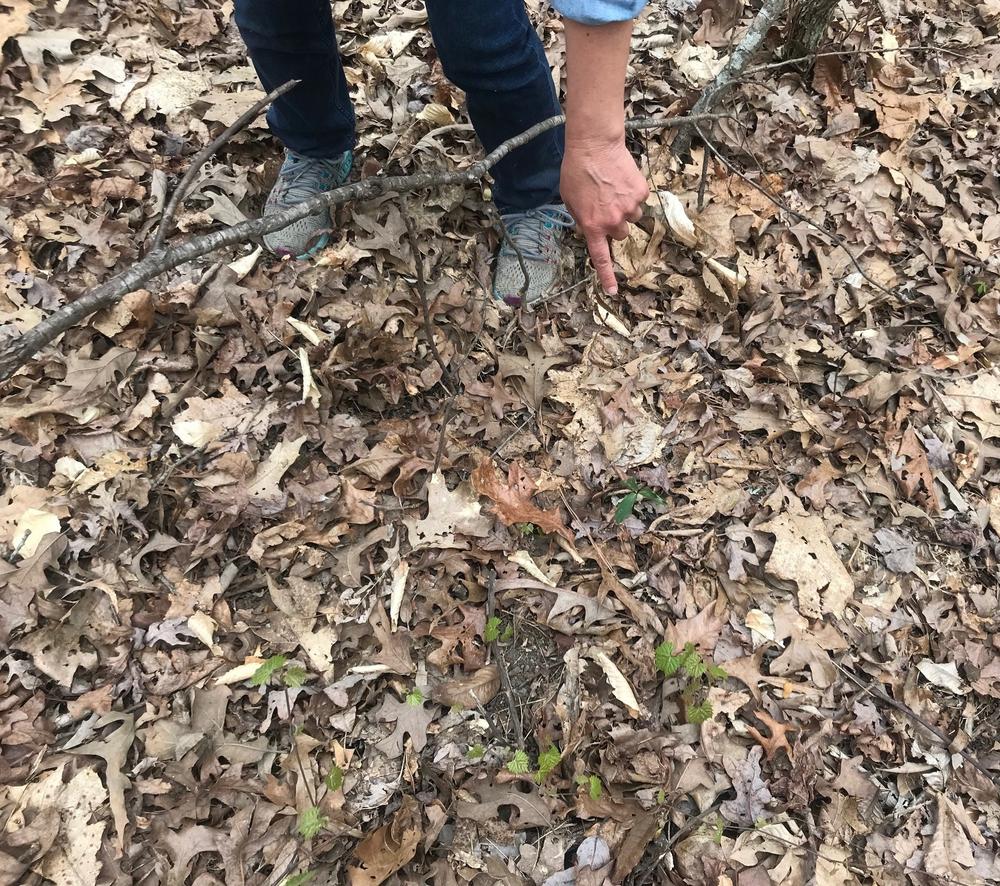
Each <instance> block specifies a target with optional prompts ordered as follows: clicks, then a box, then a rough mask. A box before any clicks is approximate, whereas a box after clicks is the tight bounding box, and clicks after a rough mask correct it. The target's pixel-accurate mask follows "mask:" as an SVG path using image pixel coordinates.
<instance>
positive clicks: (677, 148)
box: [671, 0, 788, 155]
mask: <svg viewBox="0 0 1000 886" xmlns="http://www.w3.org/2000/svg"><path fill="white" fill-rule="evenodd" d="M787 5H788V0H764V5H763V6H761V8H760V12H758V13H757V17H756V18H755V19H754V20H753V21H752V22H751V23H750V27H749V28H748V29H747V32H746V34H744V35H743V39H742V40H740V42H739V43H737V44H736V48H735V49H734V50H733V53H732V55H730V56H729V60H728V61H727V62H726V64H725V65H724V66H723V68H722V70H721V71H719V73H718V74H716V75H715V79H714V80H712V82H711V83H709V84H708V86H706V87H705V88H704V89H703V90H702V92H701V95H700V96H699V97H698V101H696V102H695V103H694V107H692V108H691V116H692V117H695V116H700V115H701V114H705V113H708V112H709V111H711V110H712V109H714V108H715V106H716V105H717V104H718V103H719V100H720V99H721V98H722V96H723V95H724V94H725V93H726V92H727V91H728V90H729V89H731V88H732V87H733V85H735V83H736V82H737V81H738V80H739V78H740V76H741V75H742V74H743V72H744V70H745V69H746V66H747V65H748V64H749V63H750V57H751V56H752V55H753V54H754V53H755V52H756V51H757V48H758V47H759V46H760V44H761V43H762V42H763V41H764V37H766V36H767V32H768V31H770V30H771V27H772V25H774V23H775V22H776V21H777V19H778V16H780V15H781V14H782V13H783V12H784V11H785V7H786V6H787ZM691 122H692V123H693V122H695V121H694V120H692V121H691ZM692 138H694V127H692V126H688V125H682V127H681V131H680V132H678V133H677V136H676V137H675V138H674V141H673V144H672V145H671V150H672V151H673V152H674V153H675V154H677V155H680V154H686V153H687V152H688V149H689V148H690V147H691V140H692Z"/></svg>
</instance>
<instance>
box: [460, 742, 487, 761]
mask: <svg viewBox="0 0 1000 886" xmlns="http://www.w3.org/2000/svg"><path fill="white" fill-rule="evenodd" d="M465 756H467V757H468V758H469V759H470V760H482V759H483V757H485V756H486V748H484V747H483V746H482V745H481V744H474V745H473V746H472V747H471V748H469V750H468V751H466V753H465Z"/></svg>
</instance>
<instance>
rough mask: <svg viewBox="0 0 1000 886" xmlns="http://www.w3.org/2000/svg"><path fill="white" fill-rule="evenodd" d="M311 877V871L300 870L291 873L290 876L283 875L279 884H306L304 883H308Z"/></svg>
mask: <svg viewBox="0 0 1000 886" xmlns="http://www.w3.org/2000/svg"><path fill="white" fill-rule="evenodd" d="M312 878H313V872H312V871H300V872H299V873H297V874H292V876H290V877H285V879H284V880H282V881H281V886H306V883H308V882H309V881H310V880H311V879H312Z"/></svg>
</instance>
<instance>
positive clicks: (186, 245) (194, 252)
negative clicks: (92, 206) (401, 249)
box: [0, 114, 725, 381]
mask: <svg viewBox="0 0 1000 886" xmlns="http://www.w3.org/2000/svg"><path fill="white" fill-rule="evenodd" d="M722 116H725V115H719V114H706V115H699V116H686V117H644V118H640V119H637V120H631V121H629V122H628V123H626V128H627V129H669V128H671V127H674V126H682V125H684V124H685V123H689V122H690V123H699V122H702V121H706V120H718V119H721V117H722ZM565 122H566V118H565V117H564V116H563V115H562V114H559V115H557V116H555V117H549V118H548V119H547V120H542V121H541V122H540V123H536V124H535V125H534V126H532V127H531V128H530V129H526V130H525V131H524V132H522V133H521V134H520V135H516V136H514V137H513V138H510V139H508V140H507V141H505V142H504V143H503V144H501V145H498V146H497V147H496V148H495V149H494V150H493V151H491V152H490V153H489V154H487V155H486V156H485V157H484V158H483V159H482V160H477V161H476V162H475V163H473V164H472V165H471V166H469V167H468V168H466V169H462V170H458V171H456V172H422V173H417V174H416V175H386V176H374V177H372V178H368V179H365V180H364V181H360V182H355V183H354V184H350V185H343V186H341V187H339V188H334V189H333V190H332V191H326V192H325V193H323V194H317V195H316V196H315V197H310V198H309V199H308V200H303V201H302V202H301V203H297V204H296V205H295V206H290V207H288V209H282V210H281V211H280V212H272V213H270V214H269V215H264V216H262V217H261V218H258V219H253V220H250V221H245V222H240V223H239V224H237V225H232V226H231V227H228V228H220V229H219V230H217V231H209V232H208V233H207V234H200V235H198V236H197V237H191V238H190V239H188V240H185V241H183V242H182V243H178V244H177V245H176V246H166V247H163V248H162V249H158V250H156V251H154V252H151V253H150V254H149V255H147V256H146V257H145V258H143V259H141V260H140V261H138V262H136V263H135V264H134V265H132V266H131V267H130V268H128V269H126V270H124V271H122V272H121V273H120V274H116V275H115V276H114V277H112V278H111V279H110V280H108V281H107V282H105V283H102V284H101V285H100V286H98V287H96V288H95V289H92V290H90V292H88V293H86V294H85V295H83V296H81V297H80V298H78V299H76V301H74V302H72V303H71V304H68V305H64V306H63V307H61V308H60V309H59V310H57V311H55V312H53V313H52V314H51V315H49V316H48V317H46V318H45V319H44V320H42V322H41V323H39V324H38V325H37V326H35V327H33V328H32V329H30V330H29V331H28V332H26V333H25V334H24V335H22V336H21V337H20V338H17V339H15V340H14V341H13V342H11V343H10V344H9V345H7V346H6V347H5V348H4V349H3V350H2V351H0V381H6V380H7V379H9V378H10V377H11V376H12V375H13V374H14V373H15V372H17V370H18V369H20V368H21V366H23V365H24V364H25V362H27V361H28V360H29V359H31V357H33V356H34V355H35V354H37V353H38V351H40V350H41V349H42V348H44V347H45V346H46V345H48V344H50V343H51V342H53V341H55V339H56V338H58V337H59V336H60V335H62V334H63V333H64V332H66V330H68V329H72V328H73V327H74V326H76V325H77V324H78V323H80V322H81V321H82V320H84V319H86V318H87V317H89V316H90V315H91V314H93V313H95V312H97V311H100V310H102V309H103V308H106V307H109V306H110V305H113V304H115V303H117V302H118V301H120V300H121V299H122V298H123V297H124V296H125V295H127V294H128V293H130V292H134V291H135V290H136V289H138V288H139V287H140V286H142V285H143V284H144V283H147V282H149V281H150V280H152V279H153V278H154V277H158V276H159V275H160V274H162V273H164V272H165V271H169V270H171V269H173V268H176V267H180V266H181V265H183V264H186V263H187V262H189V261H192V260H193V259H196V258H200V257H201V256H203V255H207V254H208V253H210V252H214V251H215V250H217V249H222V248H223V247H225V246H234V245H236V244H238V243H249V242H251V241H252V240H254V239H256V238H258V237H261V236H263V235H264V234H269V233H271V232H272V231H279V230H281V229H282V228H284V227H287V226H288V225H290V224H291V223H292V222H296V221H298V220H299V219H300V218H305V217H306V216H307V215H312V214H313V213H315V212H318V211H319V210H321V209H324V208H326V207H329V206H337V205H339V204H341V203H347V202H348V201H351V200H371V199H373V198H375V197H381V196H383V195H385V194H409V193H412V192H413V191H419V190H421V189H423V188H436V187H446V186H449V185H465V186H468V185H472V184H475V183H476V182H478V181H479V180H480V179H482V178H483V176H485V175H486V173H487V172H489V171H490V169H492V168H493V166H495V165H496V164H497V163H499V162H500V161H501V160H502V159H503V158H504V157H506V156H507V155H508V154H509V153H510V152H511V151H513V150H515V149H516V148H519V147H521V146H522V145H526V144H527V143H528V142H529V141H531V140H532V139H533V138H536V137H538V136H539V135H541V134H542V133H544V132H548V131H549V130H550V129H555V127H557V126H561V125H562V124H563V123H565Z"/></svg>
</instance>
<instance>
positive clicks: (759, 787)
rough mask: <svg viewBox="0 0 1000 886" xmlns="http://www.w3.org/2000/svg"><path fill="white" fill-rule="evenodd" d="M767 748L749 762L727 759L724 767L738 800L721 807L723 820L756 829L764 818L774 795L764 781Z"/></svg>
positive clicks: (752, 753) (758, 750)
mask: <svg viewBox="0 0 1000 886" xmlns="http://www.w3.org/2000/svg"><path fill="white" fill-rule="evenodd" d="M763 753H764V749H763V748H760V747H757V748H753V749H752V750H751V751H750V753H749V754H747V757H746V759H745V760H736V759H732V758H730V757H726V758H725V759H724V760H723V765H725V767H726V773H727V774H728V775H729V778H730V779H731V780H732V782H733V789H734V790H735V791H736V799H735V800H726V802H725V803H723V804H722V806H721V807H720V811H721V812H722V816H723V818H725V819H726V821H731V822H732V823H733V824H740V825H746V826H748V827H753V826H754V824H755V823H756V822H757V820H758V819H760V818H763V817H764V812H765V810H766V809H767V804H768V803H770V802H771V792H770V791H769V790H768V789H767V785H766V784H765V783H764V780H763V779H762V778H761V771H760V758H761V756H762V755H763Z"/></svg>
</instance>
